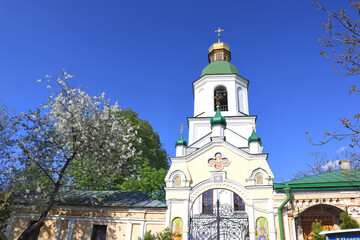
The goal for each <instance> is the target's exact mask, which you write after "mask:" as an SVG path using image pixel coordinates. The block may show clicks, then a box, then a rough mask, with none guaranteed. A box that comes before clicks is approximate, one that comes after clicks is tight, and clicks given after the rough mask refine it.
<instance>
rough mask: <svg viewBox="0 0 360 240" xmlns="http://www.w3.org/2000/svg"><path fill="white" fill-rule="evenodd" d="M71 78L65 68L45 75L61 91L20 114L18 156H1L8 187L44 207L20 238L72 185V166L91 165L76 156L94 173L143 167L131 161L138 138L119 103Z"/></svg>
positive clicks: (136, 153) (129, 171) (37, 225)
mask: <svg viewBox="0 0 360 240" xmlns="http://www.w3.org/2000/svg"><path fill="white" fill-rule="evenodd" d="M71 78H72V75H70V74H68V73H66V72H63V73H61V75H60V76H59V77H58V78H57V79H55V80H54V79H52V78H51V77H49V76H47V78H46V79H45V80H46V81H47V82H48V83H49V85H48V88H55V87H56V88H59V91H55V92H53V93H52V95H51V96H50V97H49V98H48V101H47V103H45V104H43V105H41V106H39V107H37V108H36V110H30V111H28V112H27V113H21V114H20V115H19V116H18V124H19V126H20V132H19V135H20V136H19V137H18V139H17V143H18V147H19V149H18V150H17V155H16V156H13V157H12V158H9V159H7V161H6V162H3V169H4V170H3V172H2V174H3V176H6V178H3V179H7V182H6V186H7V188H8V189H11V191H13V192H15V195H16V196H20V197H21V196H22V197H26V198H27V199H29V198H32V199H33V200H35V202H36V203H37V205H38V207H40V209H41V215H40V218H39V220H38V221H37V222H36V223H35V224H33V225H32V226H29V227H28V228H27V229H26V230H25V231H24V232H23V233H22V235H21V236H20V238H19V239H27V237H28V236H29V234H31V232H32V231H34V230H35V229H39V228H41V226H42V225H43V224H44V221H45V219H46V216H47V214H48V212H49V211H50V210H51V208H52V207H53V205H54V203H55V200H56V199H57V198H59V197H61V196H63V194H64V193H66V191H69V190H71V189H72V188H71V184H70V183H71V171H70V170H69V169H70V167H71V169H73V170H74V167H75V169H76V168H87V167H91V164H82V165H79V164H77V165H76V166H72V164H73V163H74V162H78V161H76V160H77V159H82V160H86V159H88V160H89V161H91V162H92V163H94V165H96V166H97V168H96V169H94V168H92V173H93V174H94V175H100V174H101V173H102V171H104V169H105V168H107V171H111V172H113V173H114V174H121V175H124V176H131V174H132V173H133V172H135V171H136V170H137V169H138V168H139V164H137V163H136V161H129V159H136V157H137V156H140V155H141V152H139V151H136V149H135V147H134V146H133V143H134V142H136V141H138V139H136V131H137V130H136V127H133V126H132V125H131V123H130V122H128V121H127V120H126V119H123V120H122V119H119V114H117V113H118V112H119V111H121V110H120V109H119V107H118V104H117V103H115V104H113V105H112V104H111V103H110V100H108V99H105V94H104V93H103V94H101V95H99V96H90V95H89V94H87V93H85V92H84V91H83V90H82V89H81V88H72V87H70V86H69V84H68V82H69V79H71ZM45 80H44V81H45ZM38 81H39V82H41V80H38ZM82 162H83V161H82ZM4 167H5V168H4ZM109 167H111V169H109ZM102 168H104V169H102ZM83 170H84V171H86V169H83Z"/></svg>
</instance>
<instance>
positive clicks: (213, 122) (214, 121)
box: [210, 108, 226, 126]
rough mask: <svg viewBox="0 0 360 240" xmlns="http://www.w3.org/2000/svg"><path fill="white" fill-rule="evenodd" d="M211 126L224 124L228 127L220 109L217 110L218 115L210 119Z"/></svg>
mask: <svg viewBox="0 0 360 240" xmlns="http://www.w3.org/2000/svg"><path fill="white" fill-rule="evenodd" d="M210 124H211V126H213V125H216V124H222V125H224V126H226V120H225V118H224V117H223V116H222V115H221V112H220V109H219V108H216V113H215V116H213V117H212V118H211V119H210Z"/></svg>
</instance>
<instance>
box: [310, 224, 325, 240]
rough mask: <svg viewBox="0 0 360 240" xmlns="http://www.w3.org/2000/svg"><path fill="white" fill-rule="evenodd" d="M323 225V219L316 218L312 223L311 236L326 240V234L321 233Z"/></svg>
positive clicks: (314, 239) (317, 239)
mask: <svg viewBox="0 0 360 240" xmlns="http://www.w3.org/2000/svg"><path fill="white" fill-rule="evenodd" d="M323 230H324V229H323V226H322V223H321V221H318V220H317V219H315V222H313V223H312V224H311V231H312V232H311V234H310V235H311V237H312V239H313V240H325V239H326V236H325V235H320V232H322V231H323Z"/></svg>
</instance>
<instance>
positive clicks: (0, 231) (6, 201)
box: [0, 191, 12, 240]
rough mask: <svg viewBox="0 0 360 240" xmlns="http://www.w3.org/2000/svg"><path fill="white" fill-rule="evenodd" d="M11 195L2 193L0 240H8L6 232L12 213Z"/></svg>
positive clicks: (0, 202)
mask: <svg viewBox="0 0 360 240" xmlns="http://www.w3.org/2000/svg"><path fill="white" fill-rule="evenodd" d="M11 204H12V201H11V195H10V193H3V192H2V191H1V192H0V240H5V239H7V238H6V236H5V234H4V233H5V230H6V227H7V222H8V219H9V217H10V212H11Z"/></svg>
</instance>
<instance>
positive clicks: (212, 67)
mask: <svg viewBox="0 0 360 240" xmlns="http://www.w3.org/2000/svg"><path fill="white" fill-rule="evenodd" d="M207 74H239V72H238V70H237V68H236V67H235V66H234V65H232V64H231V63H229V62H227V61H218V62H212V63H210V64H209V65H207V66H206V67H205V68H204V69H203V71H202V73H201V77H202V76H204V75H207Z"/></svg>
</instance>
